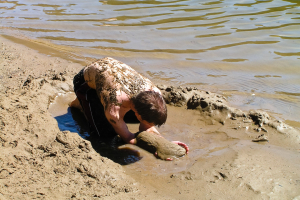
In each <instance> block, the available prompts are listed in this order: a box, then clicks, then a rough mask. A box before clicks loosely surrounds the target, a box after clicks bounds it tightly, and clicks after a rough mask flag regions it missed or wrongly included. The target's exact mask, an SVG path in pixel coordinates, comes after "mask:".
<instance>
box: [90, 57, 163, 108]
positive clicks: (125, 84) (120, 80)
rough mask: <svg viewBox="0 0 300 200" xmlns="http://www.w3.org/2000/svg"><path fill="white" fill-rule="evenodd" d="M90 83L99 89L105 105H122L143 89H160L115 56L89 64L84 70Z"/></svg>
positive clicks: (98, 91) (92, 86) (98, 92)
mask: <svg viewBox="0 0 300 200" xmlns="http://www.w3.org/2000/svg"><path fill="white" fill-rule="evenodd" d="M84 78H85V80H86V82H87V83H88V85H89V86H90V87H91V88H93V89H96V90H97V94H98V95H99V98H101V101H102V103H103V104H104V106H105V107H107V105H110V104H114V105H121V104H122V103H123V101H126V100H128V101H130V100H131V99H132V98H134V97H135V96H136V95H138V94H139V93H140V92H142V91H147V90H154V91H157V92H159V90H158V89H157V88H156V87H155V86H154V85H153V84H152V83H151V81H150V80H149V79H147V78H145V77H143V76H142V75H140V74H139V73H137V72H136V71H135V70H134V69H132V68H131V67H129V66H128V65H126V64H124V63H122V62H120V61H118V60H115V59H113V58H104V59H101V60H98V61H96V62H94V63H92V64H90V65H88V66H87V67H86V68H85V70H84Z"/></svg>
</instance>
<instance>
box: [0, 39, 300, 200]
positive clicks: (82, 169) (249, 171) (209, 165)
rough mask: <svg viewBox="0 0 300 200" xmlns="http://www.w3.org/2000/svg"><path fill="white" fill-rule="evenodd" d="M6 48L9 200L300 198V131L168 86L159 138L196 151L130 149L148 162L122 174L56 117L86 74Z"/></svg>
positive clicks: (2, 85) (0, 137)
mask: <svg viewBox="0 0 300 200" xmlns="http://www.w3.org/2000/svg"><path fill="white" fill-rule="evenodd" d="M1 41H2V43H1V54H0V56H1V62H0V70H1V75H0V151H1V154H0V199H4V200H5V199H99V198H103V199H199V197H201V199H237V198H238V199H299V198H300V192H299V191H300V168H299V166H300V157H299V145H300V142H299V139H300V138H299V137H300V134H299V130H297V129H295V128H293V127H291V126H288V125H287V124H286V123H284V122H283V121H279V120H276V118H274V117H273V116H272V115H271V114H270V113H267V112H265V111H261V110H252V111H242V110H239V109H236V108H233V107H231V106H230V102H227V101H226V98H225V97H224V96H223V95H221V94H215V93H211V92H209V91H201V90H200V89H197V88H191V87H184V86H182V87H175V86H164V87H163V86H162V87H160V88H161V91H162V92H163V94H164V97H165V99H166V101H167V102H168V103H169V105H168V115H169V116H168V120H167V123H166V124H165V125H163V126H161V127H159V128H158V131H159V132H160V133H161V134H162V136H163V137H164V138H166V139H167V140H169V141H172V140H179V141H182V142H184V143H186V144H187V145H188V146H189V148H190V151H189V154H188V155H186V156H184V157H180V159H175V160H174V161H172V162H166V161H164V160H161V159H157V158H156V157H154V156H153V154H150V153H149V152H147V151H144V150H143V149H141V148H139V147H137V146H133V145H131V146H130V145H127V146H128V148H130V149H132V148H134V149H135V150H136V151H137V152H138V153H137V154H139V155H138V156H139V159H136V160H135V161H134V162H132V163H131V164H127V165H120V164H118V163H117V162H116V160H117V159H113V158H112V157H111V155H109V154H108V153H105V152H107V151H106V149H105V151H102V152H101V151H98V147H99V146H102V143H101V142H100V141H98V140H97V138H92V139H90V140H87V139H83V138H82V137H80V136H79V135H78V133H76V132H70V131H61V130H60V129H59V128H58V122H57V121H56V119H57V118H56V119H54V118H53V117H52V116H51V114H50V113H49V106H50V105H51V104H52V103H53V102H54V100H55V98H56V97H57V96H60V95H61V96H62V97H63V95H64V94H67V93H70V92H72V91H73V83H72V79H73V77H74V75H75V74H77V73H78V72H79V71H80V70H81V69H82V67H83V66H82V65H78V64H74V63H72V62H68V61H66V60H61V59H57V58H54V57H50V56H45V55H41V54H39V53H37V52H35V51H33V50H32V49H29V48H26V47H24V46H21V45H16V44H14V43H11V42H9V41H7V40H4V39H2V38H1ZM60 102H61V101H60ZM63 103H64V104H65V107H64V109H67V101H66V102H65V101H63ZM66 125H68V124H66ZM128 127H129V130H130V131H132V130H138V125H135V124H134V125H132V124H128ZM132 132H133V131H132ZM263 134H264V136H261V135H263ZM252 140H259V141H258V142H254V141H252ZM126 152H127V151H126ZM112 154H113V155H114V156H115V157H118V156H119V154H120V152H119V151H113V152H112ZM126 154H128V153H126ZM115 157H114V158H115Z"/></svg>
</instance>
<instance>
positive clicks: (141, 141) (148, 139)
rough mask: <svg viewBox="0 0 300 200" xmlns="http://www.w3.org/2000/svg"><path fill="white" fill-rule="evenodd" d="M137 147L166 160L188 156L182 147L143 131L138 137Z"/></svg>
mask: <svg viewBox="0 0 300 200" xmlns="http://www.w3.org/2000/svg"><path fill="white" fill-rule="evenodd" d="M136 145H137V146H139V147H141V148H143V149H146V150H148V151H149V152H151V153H156V154H157V157H158V158H160V159H162V160H166V159H167V158H171V159H172V158H179V157H182V156H184V155H185V154H186V151H185V149H184V148H182V147H181V146H179V145H177V144H174V143H173V142H170V141H168V140H167V139H165V138H163V137H162V136H160V135H157V134H154V133H149V132H147V131H143V132H141V133H139V134H138V135H137V137H136Z"/></svg>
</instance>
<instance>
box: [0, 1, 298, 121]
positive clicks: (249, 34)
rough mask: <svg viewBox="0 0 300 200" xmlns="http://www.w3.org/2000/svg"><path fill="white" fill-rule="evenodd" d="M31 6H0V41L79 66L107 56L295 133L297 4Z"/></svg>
mask: <svg viewBox="0 0 300 200" xmlns="http://www.w3.org/2000/svg"><path fill="white" fill-rule="evenodd" d="M40 2H41V1H36V0H30V1H29V0H20V1H18V0H15V1H0V21H1V29H0V33H1V34H2V35H5V37H6V38H8V39H11V40H13V41H15V42H18V43H22V44H25V45H28V46H30V47H31V48H35V49H37V50H39V51H40V52H42V53H45V54H48V55H52V56H60V57H64V58H67V59H69V60H72V61H74V62H79V63H82V64H83V65H85V64H87V63H89V62H91V61H92V60H95V59H97V58H102V57H104V56H111V57H115V58H116V59H119V60H121V61H123V62H125V63H127V64H129V65H131V66H133V67H134V68H136V69H137V70H138V71H140V72H141V73H143V74H144V75H146V76H148V77H149V78H150V79H152V80H154V81H156V82H160V83H167V84H176V85H177V84H185V85H194V86H197V87H199V88H201V89H206V90H212V91H214V92H222V93H224V94H226V95H228V96H229V101H230V103H231V104H233V105H234V106H238V107H240V108H242V109H252V108H262V109H264V110H267V111H270V112H273V113H276V114H275V115H276V116H278V117H279V118H284V119H287V120H289V121H288V122H289V123H293V125H296V126H299V123H300V119H299V116H300V70H299V68H300V37H299V30H300V15H299V14H300V1H298V0H241V1H236V0H235V1H234V0H203V1H197V0H186V1H182V0H181V1H163V0H161V1H158V0H145V1H131V0H127V1H121V0H108V1H74V0H73V1H69V0H62V1H53V0H52V1H46V2H45V3H40ZM295 121H296V123H295ZM297 122H298V124H297ZM299 127H300V126H299Z"/></svg>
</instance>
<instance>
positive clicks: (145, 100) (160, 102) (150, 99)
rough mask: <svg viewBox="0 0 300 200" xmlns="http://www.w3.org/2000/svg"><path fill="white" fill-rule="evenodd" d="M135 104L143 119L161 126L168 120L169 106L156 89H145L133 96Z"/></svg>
mask: <svg viewBox="0 0 300 200" xmlns="http://www.w3.org/2000/svg"><path fill="white" fill-rule="evenodd" d="M132 101H133V105H134V107H135V109H136V111H137V112H138V114H139V115H140V116H141V117H142V119H143V120H145V121H147V122H150V123H153V124H155V125H158V126H161V125H162V124H164V123H165V122H166V120H167V106H166V102H165V100H164V99H163V97H162V96H161V95H160V94H159V93H157V92H154V91H144V92H141V93H139V94H138V95H137V96H136V97H135V98H133V100H132Z"/></svg>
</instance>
